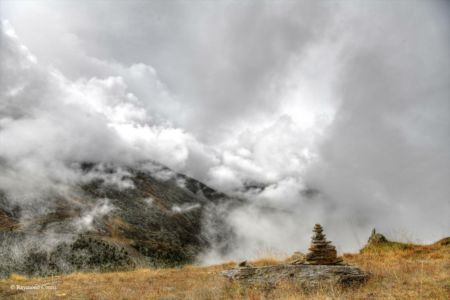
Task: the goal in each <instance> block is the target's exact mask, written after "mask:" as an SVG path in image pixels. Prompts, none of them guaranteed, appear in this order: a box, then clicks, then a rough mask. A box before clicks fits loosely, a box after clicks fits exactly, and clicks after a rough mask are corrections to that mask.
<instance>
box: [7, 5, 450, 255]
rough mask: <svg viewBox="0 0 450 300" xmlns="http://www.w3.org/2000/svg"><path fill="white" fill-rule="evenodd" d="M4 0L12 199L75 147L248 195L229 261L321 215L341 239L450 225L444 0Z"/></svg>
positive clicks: (55, 179) (344, 242)
mask: <svg viewBox="0 0 450 300" xmlns="http://www.w3.org/2000/svg"><path fill="white" fill-rule="evenodd" d="M1 6H2V7H1V11H2V13H1V17H2V19H5V20H6V19H7V20H8V22H4V23H3V25H2V28H3V36H2V38H1V46H0V51H1V77H0V85H1V102H0V144H1V145H0V166H2V172H1V175H0V188H1V189H4V190H7V191H9V192H10V193H11V194H13V195H15V196H16V198H18V199H26V197H25V198H24V195H23V194H20V193H19V192H23V191H28V192H35V191H36V190H38V189H40V188H41V187H42V186H52V187H55V186H56V187H59V188H63V187H64V186H65V185H67V184H68V183H71V182H74V181H76V180H81V179H80V178H79V174H78V173H77V171H76V169H74V168H73V167H72V165H71V163H73V162H78V161H83V160H88V161H113V162H114V161H118V162H124V163H135V162H137V161H139V160H143V159H153V160H155V161H160V162H162V163H164V164H166V165H168V166H169V167H171V168H173V169H174V170H176V171H179V172H183V173H186V174H188V175H190V176H193V177H195V178H198V179H200V180H202V181H204V182H206V183H208V184H210V185H211V186H213V187H215V188H217V189H219V190H222V191H225V192H228V193H230V194H233V195H238V196H243V197H245V198H247V199H249V202H248V204H247V205H245V206H244V207H241V208H239V209H236V210H235V211H232V212H231V213H230V215H229V219H228V221H229V223H230V225H231V226H232V227H233V228H234V229H235V230H236V233H237V238H238V241H239V244H238V245H236V246H235V247H234V249H235V251H234V252H232V253H230V254H229V257H232V258H240V257H249V256H255V255H258V254H261V252H264V251H278V252H290V251H292V250H297V249H299V248H300V250H302V249H304V248H305V247H306V245H307V242H308V239H309V230H310V227H311V226H312V224H314V223H316V222H321V223H323V225H325V227H326V230H327V232H328V233H329V236H330V237H331V239H332V240H334V241H335V242H336V244H337V245H338V249H339V250H341V251H342V250H356V249H357V248H358V247H360V246H361V245H362V243H363V242H364V240H365V239H366V237H367V235H368V233H369V230H370V229H371V228H372V227H377V228H379V229H381V230H382V231H385V232H387V233H390V234H391V235H396V234H397V236H396V237H400V238H405V237H407V238H410V237H412V238H414V239H419V240H422V241H431V240H433V239H438V238H440V237H442V236H444V235H448V229H449V228H450V222H449V220H448V218H447V217H446V215H448V213H449V212H450V202H449V199H450V198H449V197H450V188H449V184H448V182H450V174H449V169H450V168H449V167H450V154H449V153H450V139H449V136H450V124H449V123H450V117H449V113H450V102H449V98H450V97H449V96H450V74H449V70H450V62H449V57H448V53H449V52H450V51H449V50H450V43H449V38H448V36H450V34H449V33H450V32H449V30H450V26H449V12H450V10H449V5H448V3H446V2H444V1H442V2H441V1H427V2H422V1H397V2H390V3H388V2H383V3H378V2H370V3H360V2H345V3H339V4H337V3H331V2H321V1H317V2H314V3H312V2H306V1H276V2H275V1H274V2H271V1H263V2H260V1H258V2H256V1H254V2H252V1H247V2H232V1H220V2H213V1H211V2H208V1H205V2H186V1H179V2H178V1H170V2H167V1H151V2H150V1H126V2H125V1H124V2H116V3H115V4H114V5H111V3H110V2H107V1H93V2H88V1H86V2H80V1H76V2H75V1H47V2H37V1H20V2H15V1H3V2H2V4H1ZM36 31H39V32H45V34H39V35H37V34H36ZM16 35H17V36H16ZM25 45H26V46H27V47H28V48H26V47H25ZM28 49H29V50H28ZM99 145H102V147H99ZM105 150H107V151H106V152H105ZM31 174H33V176H30V175H31ZM36 174H37V176H36ZM18 182H20V187H18V186H17V183H18ZM43 182H45V183H48V184H47V185H43V184H42V183H43ZM59 183H61V184H59ZM251 186H256V187H264V188H263V189H261V188H253V189H248V187H251ZM23 187H25V188H23ZM395 231H398V232H401V233H396V232H395ZM216 259H217V257H216V256H215V253H214V252H212V253H209V254H207V255H205V258H204V260H205V261H212V260H216Z"/></svg>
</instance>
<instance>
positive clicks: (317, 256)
mask: <svg viewBox="0 0 450 300" xmlns="http://www.w3.org/2000/svg"><path fill="white" fill-rule="evenodd" d="M313 232H314V234H313V236H312V240H311V246H310V247H309V252H308V254H306V261H305V263H306V264H310V265H336V264H340V263H342V259H341V258H338V257H337V253H336V248H335V247H334V246H333V245H331V241H327V240H326V238H325V235H324V234H323V233H322V232H323V229H322V226H321V225H320V224H316V225H315V226H314V230H313Z"/></svg>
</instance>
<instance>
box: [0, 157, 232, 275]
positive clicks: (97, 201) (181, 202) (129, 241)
mask: <svg viewBox="0 0 450 300" xmlns="http://www.w3.org/2000/svg"><path fill="white" fill-rule="evenodd" d="M80 169H81V171H82V173H83V178H85V179H84V181H83V182H82V183H80V184H78V185H77V186H75V187H73V189H71V192H70V193H66V194H65V195H64V196H62V195H60V194H59V195H51V196H50V195H48V196H47V197H48V199H46V202H45V206H46V207H45V209H43V210H42V209H41V210H38V209H33V210H31V211H32V212H33V213H30V208H26V207H23V206H19V205H14V204H13V202H12V201H10V200H9V199H8V197H7V196H6V195H5V194H0V257H1V258H0V275H1V276H3V277H4V276H7V275H8V274H10V273H12V272H15V273H19V274H26V275H47V274H55V273H61V272H71V271H75V270H111V269H128V268H133V267H136V266H156V267H158V266H175V265H180V264H185V263H189V262H192V261H193V260H194V259H195V258H196V256H197V255H199V254H200V253H201V252H202V251H204V250H205V249H207V248H208V247H209V246H210V245H211V244H212V243H214V244H215V245H217V244H220V243H222V244H224V245H225V244H227V243H224V241H226V240H229V239H232V237H233V234H232V232H231V230H230V229H229V228H227V227H226V226H225V223H224V222H223V220H224V218H225V215H223V214H224V212H225V211H226V209H218V208H219V207H221V208H223V207H227V206H233V205H236V204H237V203H239V201H240V200H237V199H232V198H230V197H227V196H226V195H224V194H222V193H219V192H217V191H215V190H213V189H211V188H209V187H208V186H206V185H204V184H203V183H201V182H199V181H197V180H194V179H192V178H189V177H187V176H184V175H181V174H176V173H174V172H172V171H171V170H169V169H168V168H165V167H164V166H160V165H156V164H151V168H148V167H147V168H130V167H121V168H118V167H117V166H111V165H106V166H105V165H96V164H92V163H84V164H81V165H80ZM206 229H207V230H206ZM225 250H226V249H224V251H225Z"/></svg>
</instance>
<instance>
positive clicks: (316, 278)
mask: <svg viewBox="0 0 450 300" xmlns="http://www.w3.org/2000/svg"><path fill="white" fill-rule="evenodd" d="M222 275H223V276H225V277H227V278H229V279H230V280H232V281H238V282H240V283H244V284H255V285H275V284H277V283H278V282H281V281H290V282H292V283H294V284H298V285H299V286H301V287H302V288H306V289H309V288H316V287H321V286H328V285H341V286H349V285H358V284H361V283H364V282H365V281H366V280H367V278H368V274H367V273H365V272H363V271H362V270H360V269H359V268H357V267H355V266H349V265H306V264H303V265H302V264H298V265H289V264H282V265H274V266H267V267H248V268H234V269H230V270H226V271H223V272H222Z"/></svg>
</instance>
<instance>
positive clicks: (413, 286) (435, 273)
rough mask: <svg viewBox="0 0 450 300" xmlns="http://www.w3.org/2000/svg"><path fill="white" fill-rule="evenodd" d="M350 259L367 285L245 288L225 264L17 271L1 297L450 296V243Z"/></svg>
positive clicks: (3, 284) (392, 247)
mask: <svg viewBox="0 0 450 300" xmlns="http://www.w3.org/2000/svg"><path fill="white" fill-rule="evenodd" d="M344 260H345V261H346V262H347V263H350V264H354V265H358V266H360V267H361V268H362V269H364V270H366V271H368V272H369V273H370V274H371V277H370V279H369V281H368V282H367V284H365V285H363V286H361V287H354V288H347V289H338V288H335V287H323V288H322V289H319V290H316V291H310V292H305V291H302V290H301V289H300V288H298V287H296V286H294V285H293V284H290V283H288V282H285V283H280V284H279V285H278V286H277V287H275V288H268V287H249V286H242V285H239V284H238V283H233V282H229V281H228V280H226V279H225V278H223V277H222V276H221V275H220V274H219V272H220V271H221V270H224V269H227V268H230V267H233V266H235V264H234V263H225V264H222V265H217V266H210V267H195V266H187V267H183V268H180V269H139V270H135V271H129V272H113V273H74V274H69V275H63V276H58V277H48V278H30V279H27V278H24V277H22V276H19V275H13V276H11V277H10V278H8V279H5V280H0V299H108V300H109V299H251V300H257V299H450V246H449V245H438V244H435V245H430V246H416V245H405V244H397V243H391V244H388V245H386V246H384V247H372V248H369V249H366V250H364V251H362V253H361V254H346V255H344ZM251 263H252V264H253V265H256V266H264V265H269V264H276V263H278V261H277V260H275V259H274V258H266V259H261V260H258V261H254V262H251ZM42 284H48V285H47V288H40V289H34V290H17V289H16V287H17V286H19V287H21V286H22V287H23V286H39V285H42ZM11 286H12V287H13V288H12V289H11ZM52 287H55V288H56V289H52Z"/></svg>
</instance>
